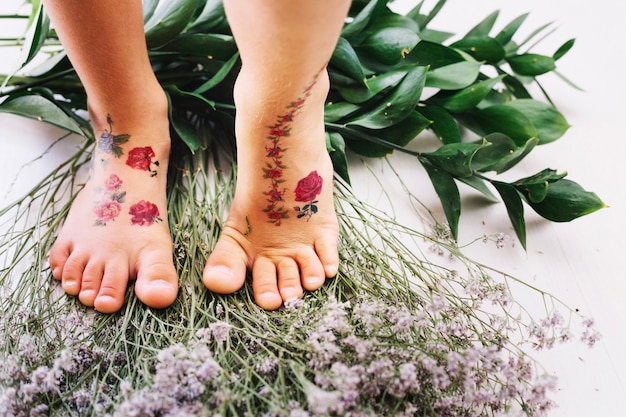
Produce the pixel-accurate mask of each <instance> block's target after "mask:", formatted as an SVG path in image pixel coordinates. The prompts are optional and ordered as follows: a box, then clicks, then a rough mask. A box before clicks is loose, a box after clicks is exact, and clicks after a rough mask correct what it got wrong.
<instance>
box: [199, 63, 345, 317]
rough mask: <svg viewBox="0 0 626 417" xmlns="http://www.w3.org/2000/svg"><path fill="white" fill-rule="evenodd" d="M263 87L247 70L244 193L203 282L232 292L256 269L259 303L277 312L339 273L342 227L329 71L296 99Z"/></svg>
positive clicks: (240, 128)
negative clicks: (329, 144) (328, 135)
mask: <svg viewBox="0 0 626 417" xmlns="http://www.w3.org/2000/svg"><path fill="white" fill-rule="evenodd" d="M257 86H258V83H257V82H256V80H255V77H254V76H252V75H251V74H247V73H246V72H245V71H242V73H241V74H240V75H239V78H238V80H237V84H236V86H235V102H236V105H237V122H236V135H237V146H238V175H237V190H236V193H235V198H234V201H233V204H232V207H231V210H230V213H229V216H228V219H227V220H226V223H225V224H224V229H223V230H222V234H221V236H220V239H219V241H218V242H217V245H216V247H215V250H214V251H213V253H212V254H211V256H210V257H209V259H208V261H207V265H206V268H205V271H204V277H203V281H204V284H205V285H206V287H207V288H208V289H210V290H212V291H214V292H217V293H232V292H235V291H237V290H238V289H239V288H241V286H242V285H243V284H244V282H245V277H246V271H247V270H248V269H249V270H251V271H252V287H253V290H254V296H255V300H256V302H257V304H258V305H259V306H261V307H263V308H265V309H268V310H273V309H277V308H279V307H280V306H281V305H282V304H283V302H284V301H287V300H288V299H291V298H298V297H301V296H302V294H303V288H304V289H307V290H311V291H312V290H316V289H318V288H320V287H321V286H322V285H323V284H324V281H325V279H326V278H330V277H333V276H335V274H336V273H337V268H338V264H339V260H338V255H337V240H338V235H339V226H338V222H337V216H336V214H335V210H334V205H333V183H332V179H333V167H332V163H331V161H330V158H329V156H328V153H327V151H326V142H325V137H324V124H323V109H324V100H325V98H326V94H327V92H328V78H327V75H326V72H325V71H323V72H321V74H320V75H319V77H316V79H315V80H314V81H313V82H311V84H310V85H309V86H307V87H305V88H304V89H303V90H300V91H294V92H291V93H287V94H292V95H291V96H290V97H289V98H288V99H285V98H284V97H282V96H281V97H278V96H277V94H274V93H272V92H269V91H259V90H258V88H257ZM283 93H285V92H284V89H281V93H280V94H283Z"/></svg>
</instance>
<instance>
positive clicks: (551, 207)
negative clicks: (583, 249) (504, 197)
mask: <svg viewBox="0 0 626 417" xmlns="http://www.w3.org/2000/svg"><path fill="white" fill-rule="evenodd" d="M528 204H529V205H530V206H531V207H532V208H533V209H534V210H535V211H536V212H537V214H539V215H540V216H542V217H544V218H546V219H548V220H551V221H553V222H569V221H572V220H574V219H577V218H578V217H581V216H585V215H587V214H590V213H593V212H595V211H597V210H600V209H601V208H606V207H607V206H606V204H604V203H603V202H602V200H600V198H599V197H598V196H597V195H596V194H595V193H592V192H589V191H585V190H584V189H583V188H582V187H581V186H580V185H578V184H577V183H575V182H574V181H570V180H566V179H562V180H559V181H556V182H553V183H551V184H550V185H549V186H548V189H547V193H546V196H545V198H544V199H543V200H542V201H540V202H534V201H528Z"/></svg>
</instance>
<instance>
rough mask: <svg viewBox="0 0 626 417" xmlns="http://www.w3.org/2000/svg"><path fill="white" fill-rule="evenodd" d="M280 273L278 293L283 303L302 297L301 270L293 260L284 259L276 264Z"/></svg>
mask: <svg viewBox="0 0 626 417" xmlns="http://www.w3.org/2000/svg"><path fill="white" fill-rule="evenodd" d="M276 268H277V272H278V291H279V292H280V296H281V297H282V300H283V301H287V300H290V299H293V298H300V297H302V285H301V284H300V270H299V269H298V264H297V263H296V261H294V260H293V259H291V258H282V259H280V260H279V261H278V262H277V263H276Z"/></svg>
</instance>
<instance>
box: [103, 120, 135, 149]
mask: <svg viewBox="0 0 626 417" xmlns="http://www.w3.org/2000/svg"><path fill="white" fill-rule="evenodd" d="M107 124H108V125H109V129H108V130H107V129H104V132H103V133H102V134H101V135H100V139H98V150H99V151H101V152H104V153H107V154H113V156H115V157H116V158H121V157H122V155H124V151H123V150H122V147H121V146H120V145H123V144H125V143H126V142H128V139H130V135H129V134H127V133H123V134H121V135H114V134H113V119H111V115H110V114H107Z"/></svg>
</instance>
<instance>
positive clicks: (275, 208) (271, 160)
mask: <svg viewBox="0 0 626 417" xmlns="http://www.w3.org/2000/svg"><path fill="white" fill-rule="evenodd" d="M320 73H321V71H320V72H319V73H317V74H316V75H315V77H314V79H313V81H312V82H311V83H310V84H309V85H307V86H306V87H305V88H304V90H303V91H302V95H301V96H300V97H298V98H297V99H296V100H295V101H292V102H291V103H290V104H289V105H288V106H287V112H286V113H284V114H282V115H279V116H278V117H277V118H276V124H274V125H271V126H268V128H269V133H268V135H267V140H268V141H269V142H270V143H269V145H266V146H265V152H266V155H265V156H266V157H267V158H268V162H267V163H266V166H265V167H264V168H263V178H265V179H269V180H270V186H269V187H268V190H267V191H264V192H263V195H264V196H266V197H267V207H266V208H265V209H264V210H263V212H265V213H267V221H268V223H273V224H274V225H275V226H280V225H281V221H282V220H283V219H287V218H289V213H288V210H287V209H286V208H285V205H284V200H283V197H284V195H285V192H286V188H284V187H282V185H281V184H282V183H284V182H285V180H284V179H282V176H283V171H284V170H285V169H286V168H287V166H286V165H285V164H284V163H283V162H282V158H283V153H284V152H285V151H286V149H285V148H283V147H282V146H283V139H284V138H287V137H289V135H290V131H291V122H293V120H294V118H295V116H296V115H297V114H298V112H299V111H300V109H302V107H303V106H304V103H305V102H306V99H307V98H308V97H309V96H310V95H311V89H312V88H313V86H314V85H315V83H316V82H317V79H318V78H319V75H320ZM311 174H312V173H311ZM311 174H309V175H311ZM316 175H317V172H316ZM301 181H302V180H301ZM297 201H300V200H297ZM305 207H307V206H305ZM313 207H314V209H313V208H311V205H310V204H309V205H308V207H307V210H306V214H303V213H304V207H303V208H302V209H299V210H297V211H299V213H298V218H300V217H304V216H308V218H310V217H311V215H312V214H313V213H315V212H317V206H315V205H314V204H313ZM294 209H295V208H294Z"/></svg>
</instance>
